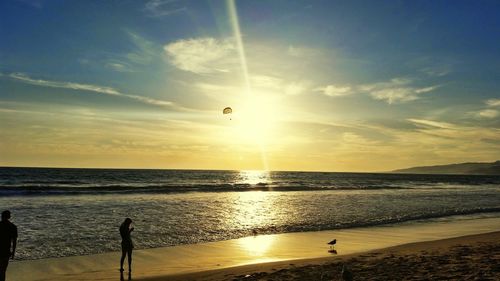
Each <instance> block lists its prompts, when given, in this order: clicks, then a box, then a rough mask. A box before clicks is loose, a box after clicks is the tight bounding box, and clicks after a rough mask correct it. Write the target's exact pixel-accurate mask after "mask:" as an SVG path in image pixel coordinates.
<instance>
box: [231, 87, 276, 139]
mask: <svg viewBox="0 0 500 281" xmlns="http://www.w3.org/2000/svg"><path fill="white" fill-rule="evenodd" d="M278 118H279V107H278V106H277V105H276V104H275V103H274V102H273V101H272V100H271V99H266V98H263V97H259V96H257V95H251V96H249V97H247V98H246V99H245V100H244V101H243V103H242V104H241V105H240V106H239V107H236V110H234V111H233V118H232V119H233V121H234V129H235V133H236V135H237V136H240V137H241V138H242V142H243V143H250V144H258V145H265V144H268V143H269V142H271V141H272V139H273V137H274V134H273V133H274V132H275V130H276V129H277V122H278Z"/></svg>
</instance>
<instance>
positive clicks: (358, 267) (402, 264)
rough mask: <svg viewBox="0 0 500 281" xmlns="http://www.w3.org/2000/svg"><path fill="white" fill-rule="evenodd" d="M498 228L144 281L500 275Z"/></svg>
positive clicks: (476, 277) (489, 277) (477, 277)
mask: <svg viewBox="0 0 500 281" xmlns="http://www.w3.org/2000/svg"><path fill="white" fill-rule="evenodd" d="M499 241H500V231H497V232H490V233H483V234H475V235H466V236H460V237H454V238H448V239H440V240H433V241H425V242H416V243H408V244H403V245H398V246H393V247H388V248H383V249H378V250H372V251H368V252H362V253H356V254H350V255H345V256H339V257H327V258H316V259H302V260H291V261H290V260H289V261H279V262H271V263H263V264H251V265H244V266H238V267H233V268H226V269H218V270H210V271H202V272H195V273H186V274H178V275H171V276H162V277H152V278H144V279H141V280H142V281H197V280H203V281H249V280H250V281H255V280H288V281H292V280H293V281H299V280H342V278H341V275H342V268H343V266H346V267H347V268H349V271H350V272H351V274H352V275H353V276H354V280H499V279H500V266H499V264H500V242H499Z"/></svg>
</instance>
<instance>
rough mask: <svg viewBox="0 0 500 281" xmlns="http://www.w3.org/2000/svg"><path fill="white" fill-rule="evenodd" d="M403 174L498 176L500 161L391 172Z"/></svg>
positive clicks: (424, 167) (499, 173) (423, 167)
mask: <svg viewBox="0 0 500 281" xmlns="http://www.w3.org/2000/svg"><path fill="white" fill-rule="evenodd" d="M392 172H393V173H404V174H461V175H500V161H496V162H492V163H460V164H449V165H438V166H422V167H412V168H407V169H399V170H394V171H392Z"/></svg>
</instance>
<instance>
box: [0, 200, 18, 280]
mask: <svg viewBox="0 0 500 281" xmlns="http://www.w3.org/2000/svg"><path fill="white" fill-rule="evenodd" d="M9 219H10V211H9V210H5V211H3V212H2V221H1V222H0V281H5V273H6V272H7V266H8V265H9V259H14V254H15V252H16V245H17V227H16V226H15V225H14V224H13V223H11V222H10V221H9ZM11 246H12V248H11ZM11 249H12V250H11Z"/></svg>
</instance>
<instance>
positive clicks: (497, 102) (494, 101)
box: [485, 99, 500, 106]
mask: <svg viewBox="0 0 500 281" xmlns="http://www.w3.org/2000/svg"><path fill="white" fill-rule="evenodd" d="M485 103H486V104H487V105H488V106H500V99H489V100H487V101H486V102H485Z"/></svg>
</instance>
